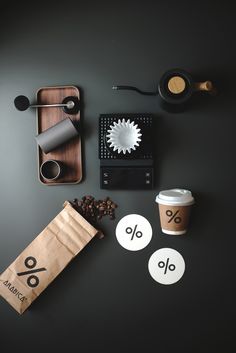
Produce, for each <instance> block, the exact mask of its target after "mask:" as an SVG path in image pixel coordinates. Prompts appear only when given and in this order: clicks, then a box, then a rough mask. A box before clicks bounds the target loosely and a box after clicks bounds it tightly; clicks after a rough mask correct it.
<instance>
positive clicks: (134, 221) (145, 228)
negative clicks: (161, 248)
mask: <svg viewBox="0 0 236 353" xmlns="http://www.w3.org/2000/svg"><path fill="white" fill-rule="evenodd" d="M116 238H117V240H118V242H119V244H120V245H121V246H123V248H125V249H127V250H131V251H137V250H141V249H143V248H145V247H146V246H147V245H148V244H149V243H150V241H151V239H152V227H151V224H150V223H149V222H148V220H147V219H146V218H145V217H143V216H141V215H138V214H130V215H127V216H125V217H123V218H122V219H121V220H120V221H119V223H118V224H117V226H116Z"/></svg>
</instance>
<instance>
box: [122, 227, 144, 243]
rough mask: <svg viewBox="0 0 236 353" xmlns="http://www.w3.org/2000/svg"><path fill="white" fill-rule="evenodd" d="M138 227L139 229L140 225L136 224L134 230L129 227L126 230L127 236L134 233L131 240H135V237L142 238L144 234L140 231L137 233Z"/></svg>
mask: <svg viewBox="0 0 236 353" xmlns="http://www.w3.org/2000/svg"><path fill="white" fill-rule="evenodd" d="M137 227H138V225H137V224H136V225H135V227H134V229H132V228H131V227H127V228H126V230H125V231H126V233H127V234H131V233H132V236H131V240H133V239H134V236H136V237H137V238H141V237H142V236H143V233H142V232H140V230H138V231H137V232H136V229H137Z"/></svg>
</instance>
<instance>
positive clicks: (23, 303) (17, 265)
mask: <svg viewBox="0 0 236 353" xmlns="http://www.w3.org/2000/svg"><path fill="white" fill-rule="evenodd" d="M97 233H98V231H97V229H95V228H94V227H93V226H92V225H91V224H90V223H88V222H87V221H86V220H85V219H84V218H83V217H82V216H81V215H80V214H79V213H78V212H77V211H76V210H75V209H74V208H73V207H72V206H71V205H70V203H69V202H67V201H66V202H65V203H64V209H63V210H62V211H61V212H60V213H59V214H58V215H57V216H56V217H55V218H54V219H53V220H52V221H51V223H49V224H48V226H47V227H46V228H45V229H44V230H43V231H42V232H41V233H40V234H39V235H38V236H37V237H36V238H35V239H34V240H33V241H32V243H31V244H30V245H29V246H28V247H27V248H26V249H25V250H24V251H23V252H22V253H21V254H20V255H19V256H18V257H17V259H16V260H15V261H14V262H13V263H12V264H11V265H10V266H9V267H8V268H7V269H6V270H5V271H4V272H3V273H2V274H1V275H0V295H1V296H2V297H3V298H4V299H5V300H7V301H8V303H9V304H11V305H12V306H13V308H14V309H15V310H16V311H18V313H20V314H22V313H23V312H24V311H25V310H26V309H27V308H28V307H29V306H30V305H31V303H32V302H33V301H34V300H35V299H36V298H37V297H38V296H39V295H40V294H41V293H42V292H43V291H44V289H45V288H46V287H47V286H48V285H49V284H50V283H51V282H52V281H53V280H54V279H55V278H56V277H57V276H58V275H59V273H60V272H61V271H62V270H63V269H64V268H65V267H66V266H67V264H68V263H69V262H70V261H71V260H72V259H73V258H74V257H75V256H76V255H77V254H78V253H79V252H80V251H81V250H82V249H83V248H84V247H85V246H86V245H87V244H88V242H89V241H90V240H91V239H92V238H93V237H94V236H95V235H96V234H97Z"/></svg>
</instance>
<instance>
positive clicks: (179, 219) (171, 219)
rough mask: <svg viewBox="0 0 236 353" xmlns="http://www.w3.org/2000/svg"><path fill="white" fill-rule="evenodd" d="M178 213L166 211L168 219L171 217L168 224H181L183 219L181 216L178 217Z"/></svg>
mask: <svg viewBox="0 0 236 353" xmlns="http://www.w3.org/2000/svg"><path fill="white" fill-rule="evenodd" d="M178 213H179V210H178V211H176V212H175V213H174V212H172V211H171V210H167V211H166V215H167V216H168V217H170V219H169V221H168V223H171V222H172V221H173V220H174V222H175V223H181V221H182V218H181V217H179V216H177V214H178ZM176 216H177V217H176Z"/></svg>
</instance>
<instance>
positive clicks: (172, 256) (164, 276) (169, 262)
mask: <svg viewBox="0 0 236 353" xmlns="http://www.w3.org/2000/svg"><path fill="white" fill-rule="evenodd" d="M148 270H149V273H150V275H151V276H152V278H153V279H154V280H155V281H157V282H159V283H161V284H173V283H176V282H178V281H179V280H180V278H181V277H182V276H183V274H184V271H185V262H184V258H183V256H182V255H181V254H180V253H179V252H178V251H176V250H174V249H171V248H162V249H159V250H157V251H155V252H154V253H153V254H152V256H151V257H150V259H149V262H148Z"/></svg>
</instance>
